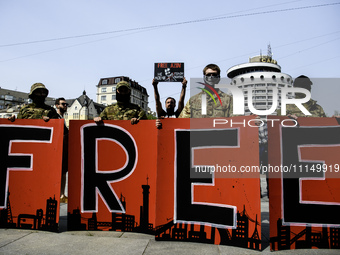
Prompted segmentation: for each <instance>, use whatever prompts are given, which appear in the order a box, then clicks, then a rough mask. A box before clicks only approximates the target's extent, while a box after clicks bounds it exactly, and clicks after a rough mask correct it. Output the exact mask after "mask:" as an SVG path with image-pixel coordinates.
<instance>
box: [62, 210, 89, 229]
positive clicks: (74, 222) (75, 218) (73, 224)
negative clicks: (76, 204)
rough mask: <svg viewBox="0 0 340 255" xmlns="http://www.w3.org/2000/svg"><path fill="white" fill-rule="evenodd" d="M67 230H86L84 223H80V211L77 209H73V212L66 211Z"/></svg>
mask: <svg viewBox="0 0 340 255" xmlns="http://www.w3.org/2000/svg"><path fill="white" fill-rule="evenodd" d="M67 230H68V231H74V230H86V224H84V223H81V213H80V210H79V209H75V210H73V213H67Z"/></svg>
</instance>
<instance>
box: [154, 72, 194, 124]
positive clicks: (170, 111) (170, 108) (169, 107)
mask: <svg viewBox="0 0 340 255" xmlns="http://www.w3.org/2000/svg"><path fill="white" fill-rule="evenodd" d="M152 85H153V88H154V92H155V101H156V112H157V116H158V118H178V116H179V115H180V113H181V112H182V110H183V108H184V98H185V89H186V87H187V80H186V79H185V78H184V79H183V81H182V91H181V95H180V97H179V102H178V108H177V110H176V111H175V107H176V100H175V99H174V98H173V97H168V98H167V99H166V100H165V110H166V111H165V110H164V109H163V107H162V103H161V101H160V99H159V98H160V97H159V92H158V87H157V85H158V81H157V80H156V79H153V80H152Z"/></svg>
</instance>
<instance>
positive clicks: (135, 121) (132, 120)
mask: <svg viewBox="0 0 340 255" xmlns="http://www.w3.org/2000/svg"><path fill="white" fill-rule="evenodd" d="M138 122H139V119H137V118H132V119H131V124H132V125H134V124H137V123H138Z"/></svg>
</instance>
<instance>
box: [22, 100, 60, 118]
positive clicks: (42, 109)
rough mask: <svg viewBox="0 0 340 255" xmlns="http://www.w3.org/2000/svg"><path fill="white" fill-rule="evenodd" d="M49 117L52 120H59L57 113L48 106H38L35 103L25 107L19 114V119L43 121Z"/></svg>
mask: <svg viewBox="0 0 340 255" xmlns="http://www.w3.org/2000/svg"><path fill="white" fill-rule="evenodd" d="M43 116H47V117H49V118H50V119H59V115H58V113H57V111H56V110H55V109H54V108H53V107H51V106H48V105H46V104H43V105H39V106H37V105H36V104H35V103H32V104H29V105H25V106H23V107H22V108H21V109H20V111H19V114H18V117H17V118H18V119H42V118H43Z"/></svg>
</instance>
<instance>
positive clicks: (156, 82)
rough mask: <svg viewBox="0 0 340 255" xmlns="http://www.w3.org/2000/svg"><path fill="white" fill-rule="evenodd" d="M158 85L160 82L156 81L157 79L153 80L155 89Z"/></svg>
mask: <svg viewBox="0 0 340 255" xmlns="http://www.w3.org/2000/svg"><path fill="white" fill-rule="evenodd" d="M157 84H158V81H156V80H155V78H153V80H152V85H153V86H154V87H156V86H157Z"/></svg>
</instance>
